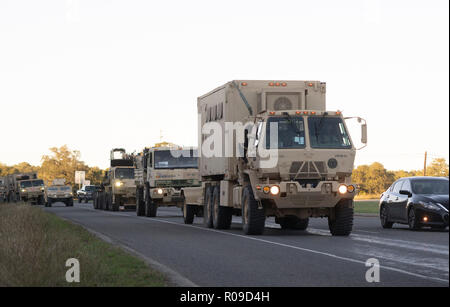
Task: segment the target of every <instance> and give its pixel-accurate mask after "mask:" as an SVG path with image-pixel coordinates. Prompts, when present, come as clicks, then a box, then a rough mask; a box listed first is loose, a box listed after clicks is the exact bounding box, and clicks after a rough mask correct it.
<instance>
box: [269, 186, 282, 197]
mask: <svg viewBox="0 0 450 307" xmlns="http://www.w3.org/2000/svg"><path fill="white" fill-rule="evenodd" d="M270 194H272V195H278V194H280V187H279V186H277V185H273V186H271V187H270Z"/></svg>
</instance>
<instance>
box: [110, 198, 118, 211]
mask: <svg viewBox="0 0 450 307" xmlns="http://www.w3.org/2000/svg"><path fill="white" fill-rule="evenodd" d="M119 205H120V203H119V200H118V199H117V198H116V201H115V202H112V199H111V210H112V211H119Z"/></svg>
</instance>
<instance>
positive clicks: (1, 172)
mask: <svg viewBox="0 0 450 307" xmlns="http://www.w3.org/2000/svg"><path fill="white" fill-rule="evenodd" d="M80 157H81V155H80V152H79V151H77V150H71V149H69V148H68V147H67V145H64V146H62V147H59V148H57V147H52V148H50V154H49V155H44V156H42V159H41V165H40V166H34V165H30V164H29V163H27V162H22V163H19V164H16V165H12V166H7V165H5V164H2V163H0V177H1V176H6V175H9V174H14V173H23V172H37V173H38V175H39V178H41V179H43V180H45V182H46V183H47V184H51V182H52V181H53V179H56V178H64V179H66V183H67V184H70V185H72V186H75V182H74V181H75V171H85V172H86V180H90V181H91V184H97V185H98V184H100V183H101V181H102V179H103V174H104V170H102V169H100V168H98V167H96V166H94V167H90V166H88V165H87V164H86V163H84V162H83V161H81V160H80ZM426 170H427V171H426V175H427V176H448V173H449V165H448V163H447V161H446V160H445V159H444V158H436V159H434V160H433V161H432V162H431V163H430V164H429V165H428V166H427V168H426ZM422 175H423V169H422V170H413V171H405V170H398V171H390V170H387V169H386V168H385V167H384V166H383V164H381V163H379V162H374V163H372V164H370V165H360V166H358V167H357V168H355V169H354V171H353V175H352V180H353V182H355V183H356V184H358V186H359V191H360V194H362V195H376V194H381V193H383V192H384V191H385V190H386V189H387V188H388V187H389V186H390V185H391V184H392V183H393V182H394V181H395V180H397V179H399V178H402V177H409V176H422Z"/></svg>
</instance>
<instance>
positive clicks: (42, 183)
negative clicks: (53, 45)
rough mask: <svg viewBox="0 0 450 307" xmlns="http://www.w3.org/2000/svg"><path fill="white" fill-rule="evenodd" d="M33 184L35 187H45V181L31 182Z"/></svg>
mask: <svg viewBox="0 0 450 307" xmlns="http://www.w3.org/2000/svg"><path fill="white" fill-rule="evenodd" d="M31 184H32V185H33V187H40V186H43V185H44V181H43V180H33V181H32V182H31Z"/></svg>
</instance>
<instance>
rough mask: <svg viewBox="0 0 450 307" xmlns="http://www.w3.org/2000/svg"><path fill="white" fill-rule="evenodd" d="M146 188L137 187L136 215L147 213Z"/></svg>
mask: <svg viewBox="0 0 450 307" xmlns="http://www.w3.org/2000/svg"><path fill="white" fill-rule="evenodd" d="M143 194H144V190H143V189H142V188H137V189H136V215H137V216H144V215H145V207H144V196H143Z"/></svg>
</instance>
